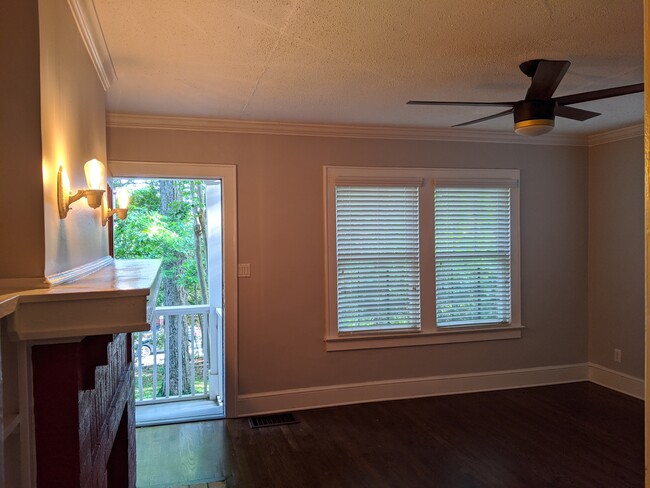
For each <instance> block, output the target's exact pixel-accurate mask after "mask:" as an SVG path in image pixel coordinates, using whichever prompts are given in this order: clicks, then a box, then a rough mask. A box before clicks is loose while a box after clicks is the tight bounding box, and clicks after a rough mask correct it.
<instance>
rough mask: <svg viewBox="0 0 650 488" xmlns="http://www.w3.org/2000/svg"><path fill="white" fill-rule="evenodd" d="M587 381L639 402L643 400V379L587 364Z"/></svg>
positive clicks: (598, 365)
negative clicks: (637, 399) (631, 397)
mask: <svg viewBox="0 0 650 488" xmlns="http://www.w3.org/2000/svg"><path fill="white" fill-rule="evenodd" d="M589 381H591V382H592V383H596V384H597V385H600V386H604V387H606V388H609V389H610V390H616V391H618V392H621V393H625V394H626V395H629V396H633V397H635V398H640V399H641V400H643V399H644V398H645V381H644V380H643V378H637V377H635V376H631V375H629V374H625V373H621V372H619V371H614V370H613V369H609V368H606V367H605V366H601V365H600V364H595V363H589Z"/></svg>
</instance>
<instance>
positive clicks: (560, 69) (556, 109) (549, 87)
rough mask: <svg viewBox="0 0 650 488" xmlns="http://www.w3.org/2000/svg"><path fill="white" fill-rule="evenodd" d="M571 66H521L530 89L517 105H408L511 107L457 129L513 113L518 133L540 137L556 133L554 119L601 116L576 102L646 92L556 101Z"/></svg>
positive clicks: (621, 89)
mask: <svg viewBox="0 0 650 488" xmlns="http://www.w3.org/2000/svg"><path fill="white" fill-rule="evenodd" d="M569 66H571V63H570V62H569V61H549V60H546V59H531V60H530V61H525V62H523V63H521V64H520V65H519V69H520V70H521V71H522V73H524V74H525V75H526V76H528V77H530V78H531V82H530V87H529V88H528V91H527V92H526V97H525V98H524V99H523V100H518V101H515V102H442V101H440V102H439V101H430V100H409V101H408V102H407V104H409V105H461V106H492V107H510V109H508V110H505V111H504V112H499V113H497V114H494V115H488V116H487V117H481V118H480V119H475V120H470V121H469V122H463V123H462V124H457V125H454V127H463V126H466V125H472V124H477V123H479V122H484V121H487V120H492V119H496V118H498V117H503V116H504V115H509V114H513V116H514V122H515V132H516V133H517V134H520V135H524V136H539V135H542V134H546V133H547V132H550V131H551V130H553V127H554V126H555V117H556V116H557V117H564V118H566V119H571V120H577V121H580V122H582V121H585V120H589V119H591V118H593V117H597V116H598V115H600V114H599V113H597V112H591V111H589V110H583V109H581V108H576V107H569V105H573V104H575V103H583V102H590V101H593V100H601V99H603V98H611V97H620V96H622V95H629V94H632V93H639V92H642V91H643V83H637V84H634V85H626V86H617V87H613V88H606V89H604V90H596V91H591V92H583V93H576V94H574V95H566V96H562V97H556V98H553V93H555V90H556V89H557V87H558V85H559V84H560V82H561V81H562V78H564V75H565V74H566V72H567V70H568V69H569Z"/></svg>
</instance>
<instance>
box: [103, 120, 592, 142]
mask: <svg viewBox="0 0 650 488" xmlns="http://www.w3.org/2000/svg"><path fill="white" fill-rule="evenodd" d="M106 125H107V127H115V128H129V129H163V130H187V131H200V132H229V133H242V134H268V135H285V136H286V135H289V136H314V137H344V138H357V139H402V140H418V141H444V142H482V143H486V142H490V143H501V144H535V145H551V146H586V145H587V137H585V136H581V135H562V134H546V135H544V136H543V137H522V136H519V135H517V134H515V133H514V132H512V133H511V132H498V131H482V130H467V129H427V128H420V127H384V126H356V125H331V124H298V123H291V122H257V121H246V120H224V119H210V118H199V117H170V116H158V115H137V114H120V113H109V114H107V119H106Z"/></svg>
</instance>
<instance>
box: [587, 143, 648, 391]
mask: <svg viewBox="0 0 650 488" xmlns="http://www.w3.org/2000/svg"><path fill="white" fill-rule="evenodd" d="M588 171H589V281H588V287H589V288H588V289H589V361H590V362H593V363H596V364H599V365H602V366H605V367H607V368H610V369H613V370H615V371H619V372H621V373H626V374H629V375H632V376H636V377H638V378H643V377H644V365H645V350H644V296H645V295H644V266H643V262H644V261H643V260H644V240H643V236H644V230H643V222H644V217H643V211H644V207H643V206H644V198H643V138H641V137H637V138H634V139H627V140H623V141H618V142H614V143H610V144H602V145H599V146H594V147H592V148H590V150H589V170H588ZM615 348H617V349H621V351H622V361H621V363H616V362H614V349H615Z"/></svg>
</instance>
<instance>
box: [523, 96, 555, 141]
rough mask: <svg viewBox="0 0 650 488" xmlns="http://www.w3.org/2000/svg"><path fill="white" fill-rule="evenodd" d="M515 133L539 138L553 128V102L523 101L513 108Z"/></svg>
mask: <svg viewBox="0 0 650 488" xmlns="http://www.w3.org/2000/svg"><path fill="white" fill-rule="evenodd" d="M514 117H515V133H517V134H519V135H520V136H541V135H542V134H546V133H547V132H551V131H552V130H553V127H555V102H550V101H549V102H539V101H523V102H519V103H516V104H515V106H514Z"/></svg>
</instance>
